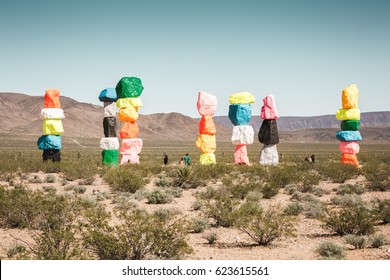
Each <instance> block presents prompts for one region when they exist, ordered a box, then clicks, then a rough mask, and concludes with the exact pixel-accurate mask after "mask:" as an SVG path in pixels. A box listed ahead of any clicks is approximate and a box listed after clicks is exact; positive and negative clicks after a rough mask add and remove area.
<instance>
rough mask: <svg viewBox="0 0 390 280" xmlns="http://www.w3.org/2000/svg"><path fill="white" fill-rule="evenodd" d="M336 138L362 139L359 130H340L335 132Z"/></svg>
mask: <svg viewBox="0 0 390 280" xmlns="http://www.w3.org/2000/svg"><path fill="white" fill-rule="evenodd" d="M336 138H337V139H338V140H340V141H346V142H350V141H362V140H363V139H362V136H361V135H360V132H359V131H352V130H340V131H337V133H336Z"/></svg>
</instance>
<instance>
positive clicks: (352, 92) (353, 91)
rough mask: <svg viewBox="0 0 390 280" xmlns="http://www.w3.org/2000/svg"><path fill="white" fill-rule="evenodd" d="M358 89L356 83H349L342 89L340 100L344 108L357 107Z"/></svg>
mask: <svg viewBox="0 0 390 280" xmlns="http://www.w3.org/2000/svg"><path fill="white" fill-rule="evenodd" d="M358 96H359V90H358V88H357V86H356V85H349V86H348V87H347V88H345V89H343V92H342V94H341V100H342V104H343V108H344V109H351V108H358V107H359V106H358Z"/></svg>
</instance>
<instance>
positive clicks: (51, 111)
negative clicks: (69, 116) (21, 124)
mask: <svg viewBox="0 0 390 280" xmlns="http://www.w3.org/2000/svg"><path fill="white" fill-rule="evenodd" d="M63 118H65V115H64V110H62V109H61V108H43V109H42V110H41V119H57V120H59V119H63Z"/></svg>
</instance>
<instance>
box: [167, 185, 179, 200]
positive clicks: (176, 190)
mask: <svg viewBox="0 0 390 280" xmlns="http://www.w3.org/2000/svg"><path fill="white" fill-rule="evenodd" d="M167 192H168V193H169V194H171V195H172V196H173V197H176V198H179V197H181V196H182V195H183V189H182V188H179V187H176V188H169V189H168V190H167Z"/></svg>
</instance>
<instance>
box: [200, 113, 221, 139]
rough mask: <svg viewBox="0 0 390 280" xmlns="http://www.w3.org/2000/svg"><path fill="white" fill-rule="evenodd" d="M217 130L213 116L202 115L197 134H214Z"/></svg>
mask: <svg viewBox="0 0 390 280" xmlns="http://www.w3.org/2000/svg"><path fill="white" fill-rule="evenodd" d="M216 132H217V130H216V128H215V124H214V120H213V117H211V116H202V118H201V119H200V123H199V134H209V135H214V134H215V133H216Z"/></svg>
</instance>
